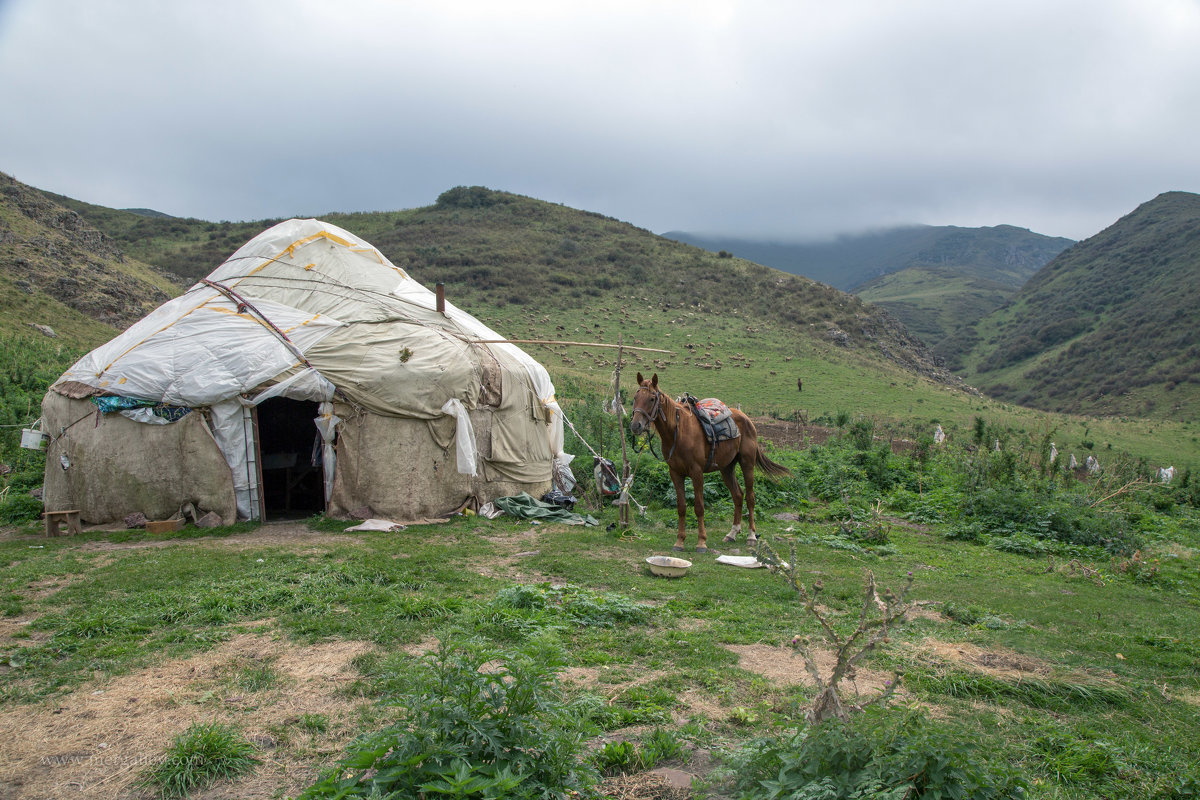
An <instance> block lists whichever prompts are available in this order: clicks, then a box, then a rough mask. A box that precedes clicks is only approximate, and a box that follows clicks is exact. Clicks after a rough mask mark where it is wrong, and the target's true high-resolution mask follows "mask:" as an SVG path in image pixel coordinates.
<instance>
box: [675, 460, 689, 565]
mask: <svg viewBox="0 0 1200 800" xmlns="http://www.w3.org/2000/svg"><path fill="white" fill-rule="evenodd" d="M671 483H673V484H674V485H675V510H676V511H678V512H679V535H678V536H677V537H675V546H674V547H673V548H672V549H673V550H682V549H683V542H684V539H685V538H686V535H685V534H686V532H687V496H686V495H685V494H684V493H683V475H682V474H681V473H678V472H676V471H675V470H671Z"/></svg>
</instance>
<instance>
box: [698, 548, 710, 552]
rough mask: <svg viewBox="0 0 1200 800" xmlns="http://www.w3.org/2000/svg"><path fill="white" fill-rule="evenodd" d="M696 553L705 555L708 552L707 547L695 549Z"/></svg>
mask: <svg viewBox="0 0 1200 800" xmlns="http://www.w3.org/2000/svg"><path fill="white" fill-rule="evenodd" d="M696 552H697V553H707V552H708V548H707V547H697V548H696Z"/></svg>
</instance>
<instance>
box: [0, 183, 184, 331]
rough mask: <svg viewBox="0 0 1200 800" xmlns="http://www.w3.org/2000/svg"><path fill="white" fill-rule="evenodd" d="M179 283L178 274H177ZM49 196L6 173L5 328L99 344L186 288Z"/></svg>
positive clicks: (0, 251)
mask: <svg viewBox="0 0 1200 800" xmlns="http://www.w3.org/2000/svg"><path fill="white" fill-rule="evenodd" d="M175 280H177V279H175ZM175 280H173V278H172V276H169V275H168V274H166V273H164V272H162V271H161V270H157V269H155V268H153V267H150V266H148V265H146V264H144V263H141V262H139V261H137V260H135V259H132V258H129V257H127V256H126V254H125V253H124V252H123V251H122V250H121V248H120V247H119V245H118V243H117V242H116V241H114V240H113V239H112V238H111V237H109V236H107V235H105V234H104V233H101V232H100V231H99V230H97V229H96V228H95V227H94V226H92V225H90V224H88V222H87V221H86V220H84V218H83V217H81V216H80V215H79V214H78V213H76V212H75V211H73V210H71V209H68V208H66V207H64V206H62V205H60V204H59V203H57V202H55V201H54V200H53V199H51V198H50V196H48V195H47V194H46V193H44V192H41V191H39V190H37V189H35V188H33V187H31V186H26V185H25V184H23V183H21V182H19V181H16V180H14V179H13V178H11V177H10V176H8V175H5V174H3V173H0V333H7V334H13V333H18V332H20V333H22V334H32V335H35V336H36V335H49V333H50V332H53V334H54V335H55V336H56V337H57V338H59V339H61V340H62V341H63V342H64V343H66V344H68V345H70V346H75V347H92V346H95V345H97V344H99V343H100V342H103V341H104V340H106V339H108V338H110V337H111V336H113V335H115V334H116V333H117V331H119V330H120V329H122V328H124V327H125V326H127V325H129V324H130V323H131V322H133V321H135V320H137V319H139V318H140V317H142V316H144V315H145V314H146V313H147V312H149V311H150V310H151V309H153V308H154V307H155V306H157V305H159V304H160V303H162V302H163V301H165V300H167V299H168V298H170V297H172V296H173V295H176V294H178V293H179V291H180V287H179V286H178V285H177V284H176V283H175Z"/></svg>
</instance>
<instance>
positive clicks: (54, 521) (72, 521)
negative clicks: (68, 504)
mask: <svg viewBox="0 0 1200 800" xmlns="http://www.w3.org/2000/svg"><path fill="white" fill-rule="evenodd" d="M44 516H45V517H46V535H47V536H62V535H63V532H62V529H61V528H59V526H60V525H62V524H63V523H64V522H65V523H67V533H70V534H76V533H83V528H81V527H79V511H77V510H71V511H47V512H45V514H44Z"/></svg>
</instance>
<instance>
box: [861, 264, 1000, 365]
mask: <svg viewBox="0 0 1200 800" xmlns="http://www.w3.org/2000/svg"><path fill="white" fill-rule="evenodd" d="M1015 293H1016V288H1015V287H1013V286H1011V285H1009V284H1006V283H1003V282H1000V281H993V280H989V279H987V278H983V277H979V276H973V275H967V274H963V273H962V272H960V271H958V270H956V269H955V268H953V267H950V268H946V267H908V268H906V269H902V270H900V271H899V272H893V273H890V274H888V275H884V276H883V277H881V278H876V279H875V280H873V281H871V282H869V283H867V284H865V285H863V286H862V287H860V288H859V289H858V290H857V291H856V292H855V294H857V295H858V296H859V297H861V298H862V299H863V300H866V301H867V302H870V303H874V304H876V305H879V306H882V307H883V308H886V309H887V310H888V312H889V313H891V314H892V316H894V317H896V318H897V319H899V320H900V321H901V322H903V323H904V326H905V327H906V328H908V330H909V331H910V332H911V333H913V334H915V335H916V336H919V337H920V338H921V339H922V341H924V342H925V343H927V344H928V345H929V346H930V347H932V348H933V351H934V352H935V353H939V352H940V347H941V346H942V345H943V344H944V343H946V340H947V339H953V337H954V333H955V331H957V330H958V329H959V328H960V327H962V326H963V325H964V324H970V323H972V322H974V321H975V320H978V319H979V318H980V317H982V316H984V315H985V314H988V313H990V312H992V311H995V310H996V309H997V308H999V307H1000V306H1002V305H1003V304H1004V303H1005V302H1006V301H1007V300H1008V299H1009V298H1011V297H1012V296H1013V295H1014V294H1015Z"/></svg>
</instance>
